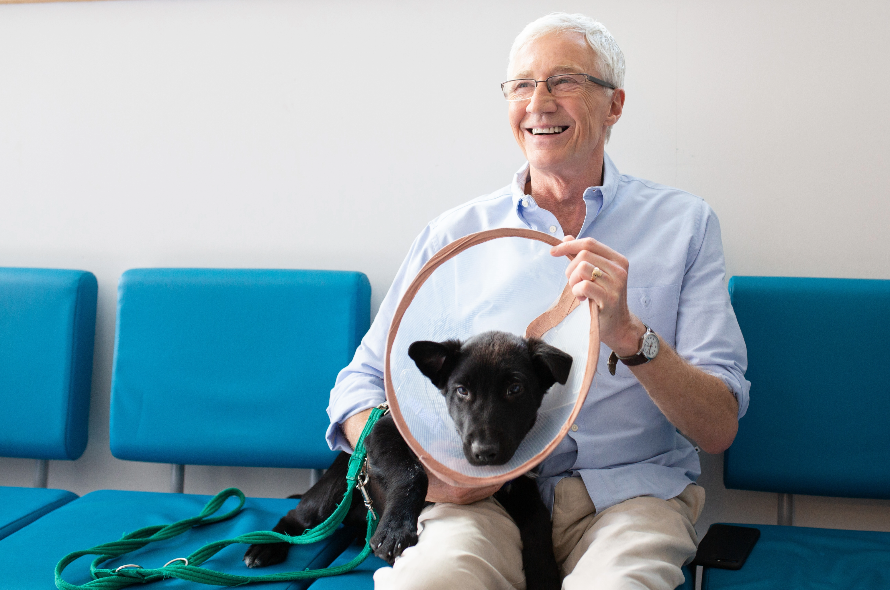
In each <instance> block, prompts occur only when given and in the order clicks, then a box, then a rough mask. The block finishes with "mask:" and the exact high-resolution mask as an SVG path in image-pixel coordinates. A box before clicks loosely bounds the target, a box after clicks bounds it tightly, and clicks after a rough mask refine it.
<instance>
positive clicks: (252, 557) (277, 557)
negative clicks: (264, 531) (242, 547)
mask: <svg viewBox="0 0 890 590" xmlns="http://www.w3.org/2000/svg"><path fill="white" fill-rule="evenodd" d="M288 549H290V545H288V544H287V543H266V544H262V545H251V546H250V547H248V548H247V552H246V553H245V554H244V565H246V566H247V567H266V566H269V565H275V564H276V563H281V562H282V561H284V560H285V559H287V551H288Z"/></svg>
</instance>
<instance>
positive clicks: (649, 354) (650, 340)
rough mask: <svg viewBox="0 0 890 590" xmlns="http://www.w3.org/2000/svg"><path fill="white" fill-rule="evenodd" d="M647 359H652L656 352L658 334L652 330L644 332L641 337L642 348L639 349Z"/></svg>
mask: <svg viewBox="0 0 890 590" xmlns="http://www.w3.org/2000/svg"><path fill="white" fill-rule="evenodd" d="M640 352H642V353H643V356H645V357H646V358H647V359H650V360H651V359H654V358H655V355H657V354H658V335H656V334H655V333H654V332H650V333H648V334H646V336H645V338H643V348H642V349H641V350H640Z"/></svg>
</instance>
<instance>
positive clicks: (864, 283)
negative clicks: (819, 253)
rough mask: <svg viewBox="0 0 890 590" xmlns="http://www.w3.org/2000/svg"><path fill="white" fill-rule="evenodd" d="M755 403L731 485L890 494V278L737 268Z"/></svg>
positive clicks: (733, 461) (730, 467)
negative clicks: (758, 273) (755, 272)
mask: <svg viewBox="0 0 890 590" xmlns="http://www.w3.org/2000/svg"><path fill="white" fill-rule="evenodd" d="M729 289H730V296H731V299H732V305H733V308H734V309H735V313H736V315H737V317H738V320H739V325H740V326H741V329H742V333H743V334H744V336H745V342H746V344H747V347H748V371H747V374H746V377H747V379H748V380H749V381H751V405H750V408H749V409H748V413H747V414H746V415H745V417H744V418H743V419H742V421H741V423H740V425H739V434H738V437H737V438H736V441H735V442H734V443H733V445H732V447H730V449H729V450H728V451H727V452H726V456H725V463H724V481H725V484H726V487H727V488H735V489H745V490H758V491H768V492H779V493H790V494H810V495H821V496H837V497H857V498H890V354H888V352H890V346H888V345H890V281H888V280H854V279H818V278H783V277H733V278H732V280H731V281H730V283H729Z"/></svg>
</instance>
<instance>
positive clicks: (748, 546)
mask: <svg viewBox="0 0 890 590" xmlns="http://www.w3.org/2000/svg"><path fill="white" fill-rule="evenodd" d="M759 538H760V530H758V529H755V528H752V527H744V526H735V525H731V524H712V525H711V528H709V529H708V533H707V534H706V535H705V538H704V539H702V540H701V543H699V545H698V553H696V554H695V559H694V560H693V561H692V565H701V566H704V567H714V568H718V569H724V570H737V569H741V567H742V566H743V565H745V560H746V559H748V555H750V554H751V550H752V549H754V545H756V544H757V540H758V539H759Z"/></svg>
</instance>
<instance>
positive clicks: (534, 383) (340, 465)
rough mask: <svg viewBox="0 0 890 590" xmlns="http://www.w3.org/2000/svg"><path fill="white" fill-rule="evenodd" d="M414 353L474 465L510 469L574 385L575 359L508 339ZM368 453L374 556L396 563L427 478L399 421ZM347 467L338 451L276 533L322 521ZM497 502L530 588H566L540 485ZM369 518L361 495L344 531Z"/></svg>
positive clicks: (256, 563)
mask: <svg viewBox="0 0 890 590" xmlns="http://www.w3.org/2000/svg"><path fill="white" fill-rule="evenodd" d="M408 354H409V356H410V357H411V358H412V359H413V360H414V362H415V363H416V364H417V366H418V368H419V369H420V371H421V372H422V373H423V374H424V375H425V376H427V377H428V378H429V379H430V381H432V383H433V384H434V385H435V386H436V387H437V388H439V390H440V391H441V392H442V394H443V395H444V396H445V402H446V406H447V407H448V412H449V414H450V415H451V417H452V418H453V419H454V423H455V425H456V427H457V429H458V432H459V433H460V436H461V440H462V441H463V447H464V454H465V455H466V457H467V460H468V461H470V462H471V463H473V464H475V465H502V464H504V463H506V462H507V461H509V460H510V459H511V458H512V456H513V454H514V453H515V452H516V449H517V447H518V446H519V444H520V443H521V442H522V439H523V438H524V437H525V435H526V434H528V432H529V430H531V428H532V426H533V425H534V423H535V418H536V416H537V411H538V408H539V407H540V405H541V401H542V399H543V397H544V394H545V393H546V392H547V390H548V389H549V388H550V387H551V386H552V385H553V384H554V383H556V382H559V383H565V382H566V380H567V379H568V375H569V370H570V369H571V365H572V358H571V357H570V356H569V355H567V354H565V353H564V352H562V351H560V350H557V349H556V348H553V347H552V346H549V345H547V344H545V343H543V342H542V341H540V340H535V339H530V340H526V339H524V338H519V337H518V336H513V335H511V334H507V333H504V332H486V333H484V334H480V335H478V336H476V337H474V338H471V339H470V340H468V341H467V342H465V343H461V342H459V341H456V340H448V341H445V342H427V341H423V342H415V343H414V344H412V345H411V346H410V347H409V349H408ZM365 447H366V448H367V449H368V462H369V466H370V482H369V491H370V495H371V498H372V501H373V503H374V509H375V511H376V512H377V514H378V515H380V524H379V525H378V527H377V531H376V533H375V534H374V537H373V538H372V539H371V545H372V548H373V550H374V553H375V555H377V556H378V557H380V558H382V559H384V560H385V561H387V562H388V563H390V564H392V563H393V562H394V561H395V559H396V558H397V557H398V556H399V555H401V554H402V551H404V550H405V549H407V548H408V547H410V546H412V545H414V544H415V543H417V518H418V516H419V515H420V511H421V510H422V509H423V507H424V506H425V505H426V502H425V498H426V493H427V487H428V480H427V476H426V472H425V471H424V470H423V466H422V465H421V464H420V462H419V461H418V460H417V457H416V456H415V455H414V453H413V452H412V451H411V449H409V448H408V445H407V444H406V443H405V441H404V439H403V438H402V437H401V435H400V434H399V432H398V430H397V429H396V426H395V423H394V422H393V420H392V416H391V415H386V416H384V417H383V418H381V419H380V420H379V421H378V422H377V424H376V425H375V426H374V428H373V429H372V430H371V433H370V434H369V435H368V437H367V439H366V440H365ZM348 462H349V455H348V454H346V453H340V454H339V455H338V456H337V458H336V459H335V460H334V463H333V464H332V465H331V467H330V468H329V469H328V470H327V472H326V473H325V474H324V476H322V478H321V479H320V480H319V481H318V483H316V484H315V485H314V486H312V488H310V489H309V491H307V492H306V493H305V494H304V495H303V497H302V500H301V501H300V503H299V504H297V507H296V508H294V509H293V510H291V511H290V512H288V513H287V515H285V516H284V518H282V519H281V520H280V521H279V522H278V524H277V525H276V526H275V528H274V529H273V530H274V531H276V532H280V533H287V534H288V535H291V536H297V535H300V534H301V533H302V532H303V531H304V530H306V529H308V528H311V527H313V526H316V525H318V524H320V523H321V522H322V521H324V520H325V519H326V518H327V517H328V516H329V515H330V514H331V513H332V512H333V511H334V509H335V507H336V505H337V502H339V501H340V500H341V499H342V498H343V494H344V493H345V492H346V470H347V464H348ZM495 498H496V499H497V500H498V501H499V502H500V503H501V504H502V505H503V506H504V508H505V509H506V510H507V512H508V513H509V514H510V516H511V517H512V518H513V520H514V521H516V524H517V526H518V528H519V533H520V537H521V539H522V545H523V549H522V558H523V566H524V568H525V573H526V585H527V587H528V588H529V590H538V589H547V590H550V589H554V590H555V589H557V588H559V587H560V584H561V582H560V576H559V569H558V567H557V565H556V559H555V557H554V556H553V543H552V537H551V525H550V513H549V512H548V510H547V508H546V506H544V503H543V501H542V500H541V497H540V495H539V494H538V489H537V486H536V484H535V483H534V481H533V480H531V479H529V478H527V477H521V478H519V479H517V480H515V481H513V482H510V483H509V484H507V485H505V486H504V487H503V488H502V489H501V490H500V491H499V492H498V493H497V494H496V495H495ZM365 514H366V510H365V507H364V504H363V503H362V499H361V494H359V493H358V492H356V493H355V494H353V500H352V506H351V507H350V510H349V514H348V515H347V518H346V520H345V521H344V524H346V525H348V526H352V527H355V529H356V532H357V534H363V533H364V527H365ZM289 547H290V546H289V545H288V544H287V543H273V544H266V545H251V547H250V548H249V549H248V550H247V553H246V554H245V555H244V562H245V563H246V564H247V566H248V567H263V566H267V565H273V564H276V563H280V562H282V561H284V559H285V558H286V557H287V551H288V549H289Z"/></svg>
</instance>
